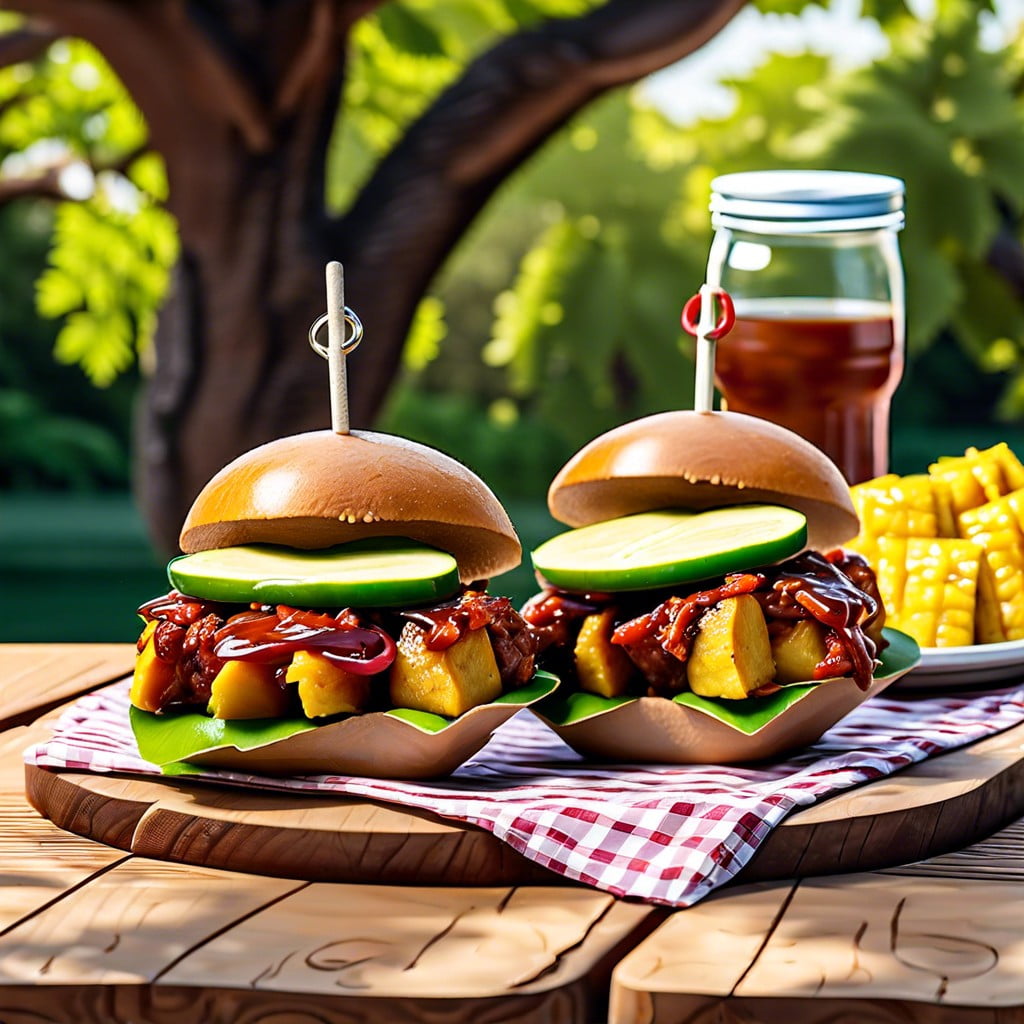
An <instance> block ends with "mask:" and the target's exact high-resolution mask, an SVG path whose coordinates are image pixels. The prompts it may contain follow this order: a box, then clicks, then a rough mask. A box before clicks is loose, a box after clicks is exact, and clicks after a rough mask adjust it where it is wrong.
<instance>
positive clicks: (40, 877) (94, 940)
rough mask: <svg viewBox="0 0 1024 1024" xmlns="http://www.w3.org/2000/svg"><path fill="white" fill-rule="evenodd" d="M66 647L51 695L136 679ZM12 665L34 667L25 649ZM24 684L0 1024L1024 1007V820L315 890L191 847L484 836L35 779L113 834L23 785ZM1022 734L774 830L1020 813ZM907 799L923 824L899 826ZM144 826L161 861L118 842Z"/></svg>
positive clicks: (395, 848)
mask: <svg viewBox="0 0 1024 1024" xmlns="http://www.w3.org/2000/svg"><path fill="white" fill-rule="evenodd" d="M70 646H75V645H69V648H64V649H61V651H60V652H59V653H60V655H61V659H59V664H60V673H59V674H60V675H61V679H60V681H59V684H52V685H51V683H50V682H48V676H47V674H46V673H43V676H41V677H36V679H37V682H38V683H39V685H38V687H37V688H36V690H34V691H33V692H35V693H37V695H38V696H37V698H34V699H35V700H36V704H35V705H34V706H35V708H36V709H37V710H45V709H46V708H48V707H50V706H51V704H52V703H53V701H52V694H54V693H55V692H57V691H59V690H61V688H63V687H70V688H71V689H70V690H69V691H68V692H69V693H71V694H73V693H75V692H79V691H78V689H77V688H78V687H79V686H80V685H81V684H82V681H83V680H84V679H86V678H90V679H93V680H94V681H93V682H88V683H85V684H84V685H85V686H86V687H89V686H94V685H100V684H102V683H103V682H107V681H109V680H110V679H112V678H116V676H117V675H119V674H120V673H121V672H123V668H124V666H123V662H122V663H121V665H120V666H118V665H117V659H116V656H114V657H112V658H111V659H110V660H109V661H106V662H103V661H102V659H100V660H99V661H97V659H96V652H95V651H94V650H92V649H91V648H89V647H88V645H83V646H82V648H81V649H80V650H79V651H78V653H77V654H76V655H72V652H71V651H70ZM115 646H116V645H115ZM52 650H53V649H52V648H49V647H47V648H45V650H44V652H43V653H44V654H45V655H46V656H47V658H49V654H50V652H52ZM129 653H130V648H129ZM114 654H115V655H116V652H114ZM69 656H70V657H69ZM19 659H20V665H21V670H23V671H24V673H25V674H24V675H23V676H22V677H21V678H22V679H29V678H32V675H33V669H32V665H31V664H30V661H31V659H29V661H28V662H26V661H25V659H24V657H23V652H22V651H19V652H18V659H16V660H19ZM48 663H49V664H50V665H51V670H52V667H53V665H54V664H55V663H54V662H52V661H48ZM10 664H11V663H10V662H9V661H8V659H7V658H6V652H5V651H4V650H3V648H0V679H10V678H13V676H12V673H11V672H10ZM100 664H105V665H106V667H105V668H98V667H97V666H98V665H100ZM18 697H19V701H20V703H19V704H18V705H17V706H18V707H19V708H20V709H25V708H28V710H27V711H26V710H19V711H18V712H17V714H16V715H6V717H4V716H5V713H6V709H7V707H8V705H7V704H6V703H5V699H6V698H5V696H4V694H3V693H2V692H0V722H6V723H7V727H6V729H5V730H3V729H2V728H0V880H2V881H3V883H4V884H3V885H2V886H0V1022H2V1024H49V1022H52V1024H129V1022H132V1024H191V1022H196V1024H200V1022H202V1024H257V1022H259V1024H278V1022H280V1024H284V1022H288V1024H306V1022H309V1024H313V1022H317V1024H363V1022H366V1024H370V1022H378V1021H388V1022H391V1021H395V1022H402V1021H409V1022H414V1024H449V1022H451V1024H462V1022H467V1024H468V1022H473V1024H476V1022H479V1024H497V1022H499V1021H500V1022H504V1024H528V1022H529V1024H533V1022H538V1024H544V1022H551V1024H554V1022H559V1024H561V1022H567V1024H571V1022H579V1024H592V1022H593V1024H596V1022H599V1021H602V1020H605V1019H607V1020H609V1021H612V1022H614V1024H666V1022H670V1024H674V1022H679V1024H682V1022H687V1024H761V1022H763V1024H772V1022H776V1021H785V1022H786V1024H854V1022H857V1024H861V1022H863V1024H983V1022H984V1024H1024V914H1022V913H1021V912H1020V907H1021V906H1022V901H1021V897H1020V892H1021V888H1020V884H1019V883H1020V882H1021V881H1022V880H1024V822H1015V823H1013V824H1010V825H1009V826H1007V827H1006V828H1005V829H1004V830H1003V831H1001V832H999V833H997V834H995V835H993V836H992V837H990V838H989V839H986V840H984V841H982V842H979V843H977V844H975V845H973V846H970V847H968V848H967V849H962V850H955V851H952V852H949V853H945V854H943V855H940V856H936V857H934V858H931V859H929V860H925V861H923V862H920V863H910V864H905V865H902V866H898V867H893V868H891V869H889V870H886V871H881V872H878V871H876V872H873V873H855V874H849V875H836V876H833V877H821V878H805V879H803V880H800V881H796V882H793V881H787V882H770V881H766V882H759V883H756V884H748V885H743V886H740V887H735V888H732V889H729V890H725V891H722V892H719V893H717V894H715V895H713V896H712V897H710V898H708V899H707V900H705V901H703V902H702V903H700V904H698V905H697V906H695V907H693V908H691V909H689V910H686V911H680V912H676V913H672V914H668V913H666V912H665V911H662V910H657V909H654V908H651V907H646V906H643V905H640V904H634V903H626V902H622V901H618V900H614V899H612V898H611V897H609V896H607V895H605V894H602V893H598V892H595V891H592V890H589V889H583V888H580V887H553V886H549V885H543V884H537V880H536V879H534V880H533V884H531V885H529V886H525V887H517V886H513V885H473V886H469V885H463V886H451V885H448V886H445V887H438V886H433V885H425V884H422V883H421V884H408V885H403V886H395V885H380V884H378V885H373V884H342V883H331V882H321V881H314V882H309V881H305V880H302V879H288V878H281V877H272V876H268V875H265V874H254V873H252V872H246V871H241V870H234V871H224V870H221V869H219V868H218V867H215V866H211V865H210V864H209V863H202V864H196V865H191V864H186V863H180V862H177V861H178V860H180V859H183V858H179V857H178V856H177V855H178V853H182V852H183V853H184V854H185V855H186V856H191V854H190V853H189V851H192V850H196V849H199V850H204V851H207V852H204V854H203V856H204V857H206V858H207V860H209V859H210V858H211V857H214V856H223V857H224V858H225V859H226V860H228V861H231V862H235V863H236V864H237V862H238V860H239V855H237V854H236V853H235V852H234V851H233V849H232V843H238V844H239V846H240V847H241V846H248V845H251V844H252V843H254V842H259V841H260V838H261V837H265V836H266V831H265V830H267V829H279V828H280V822H281V820H282V816H285V817H288V818H289V819H292V824H293V825H294V829H288V830H286V835H287V836H288V837H290V839H291V840H292V841H293V842H296V843H301V844H303V845H301V846H299V847H298V849H299V851H303V850H307V849H316V847H317V845H318V844H319V845H320V846H321V847H322V852H321V853H318V854H316V856H322V857H324V858H328V857H329V854H330V852H331V843H332V839H331V836H332V830H333V834H334V839H333V843H334V856H337V850H338V844H339V842H340V844H341V845H342V846H345V845H346V844H347V843H348V838H347V835H346V828H349V829H351V830H353V831H354V832H358V831H359V830H361V832H362V834H364V835H368V834H373V835H375V836H378V837H379V840H378V841H379V842H380V843H381V844H382V845H381V846H380V847H379V848H378V850H377V853H376V854H375V855H376V856H379V857H381V858H387V857H389V856H390V857H391V858H392V859H394V860H398V861H400V860H401V857H402V856H403V851H404V850H405V849H406V848H407V844H408V843H409V842H410V841H411V840H410V837H416V836H420V837H426V838H424V840H423V845H424V853H423V857H424V861H423V864H424V865H425V867H424V870H425V871H426V872H428V873H429V872H430V871H440V868H439V867H436V866H435V867H431V866H430V864H431V863H432V861H431V857H432V856H433V857H437V856H438V854H436V853H433V854H431V852H430V850H429V847H430V846H431V845H432V844H439V845H440V846H441V848H442V849H445V844H446V843H459V844H463V845H465V844H467V843H468V842H470V840H467V839H466V838H465V837H466V835H470V834H480V835H484V834H483V833H475V831H474V833H466V832H464V831H463V830H461V829H458V828H456V827H454V826H451V825H448V824H445V823H443V822H439V821H433V820H431V819H429V818H428V817H426V816H422V817H417V816H413V815H409V814H407V813H406V812H403V811H400V810H397V809H395V808H389V807H384V806H380V807H375V806H372V805H368V804H362V803H358V802H351V801H349V802H332V801H327V802H324V801H321V800H318V799H315V798H303V799H301V800H299V801H297V803H296V805H295V806H290V807H288V808H284V807H282V806H280V805H279V804H278V803H277V801H276V799H271V797H272V796H276V795H268V794H259V793H230V792H227V791H224V790H220V789H218V788H216V787H207V786H200V785H194V784H190V783H185V782H174V781H161V782H158V783H153V782H151V781H148V780H135V779H125V778H118V777H114V776H75V775H73V774H72V773H40V774H44V775H47V776H48V778H47V779H46V780H45V782H44V784H46V785H49V784H50V783H52V784H53V787H54V789H53V792H54V793H55V794H61V793H63V795H62V796H59V797H55V798H54V799H60V800H64V801H66V810H65V811H64V812H62V813H64V814H66V816H67V818H68V821H69V823H71V824H74V825H75V827H76V829H79V830H84V831H89V830H92V829H99V830H102V831H103V832H104V834H107V835H109V836H111V837H113V838H119V842H120V843H121V844H122V845H123V846H124V847H125V849H116V848H113V847H112V846H107V845H101V844H98V843H95V842H92V841H90V840H88V839H85V838H79V837H78V836H76V835H73V834H71V833H69V832H67V831H64V830H61V829H58V828H56V827H55V826H54V825H53V824H51V823H50V822H49V821H47V820H45V819H43V818H42V817H40V816H39V815H37V814H36V813H35V812H34V811H32V809H31V808H30V807H29V806H28V804H27V803H26V802H25V800H24V796H23V786H24V774H23V766H22V761H21V755H22V751H23V750H24V749H25V748H26V747H27V746H29V745H30V744H31V743H34V742H38V741H39V740H40V738H42V737H43V736H44V735H45V734H46V732H45V730H46V725H45V723H35V724H32V725H30V726H27V727H26V726H19V725H16V724H12V723H14V722H18V721H25V720H27V719H28V718H30V717H31V716H32V715H33V714H34V711H33V710H32V706H33V698H24V699H22V697H21V694H20V692H19V693H18ZM1022 746H1024V735H1022V734H1021V733H1020V732H1019V731H1014V732H1008V733H1005V734H1003V735H1002V736H1001V737H994V738H993V739H992V740H990V741H985V743H982V744H977V745H975V746H974V747H972V748H968V749H967V750H965V751H962V752H958V753H955V754H951V755H947V756H946V757H945V758H940V759H935V760H933V761H930V762H925V764H924V765H921V766H918V767H917V768H914V769H911V770H909V771H908V772H904V773H902V774H901V775H900V776H897V777H896V778H894V779H889V780H883V782H882V783H881V784H877V783H876V784H874V785H873V786H868V787H863V788H862V789H860V790H857V791H854V792H852V793H848V794H843V795H841V796H840V797H837V798H835V800H833V801H829V802H827V803H826V804H823V805H819V806H818V807H815V808H812V809H811V810H810V811H807V812H803V813H802V814H801V815H799V816H793V817H792V818H791V819H790V820H789V823H787V824H784V825H782V826H780V827H779V828H778V829H776V832H775V834H776V835H788V836H790V837H793V836H798V834H799V832H800V831H801V830H804V831H805V833H806V837H807V838H806V839H805V847H804V848H805V850H806V849H807V846H806V843H807V842H809V841H810V840H811V839H813V840H814V844H815V847H816V846H817V845H819V844H822V843H824V842H825V841H826V840H827V837H828V836H829V835H830V834H834V833H830V832H829V831H828V830H829V829H835V828H841V829H843V830H844V831H843V833H842V834H843V835H844V837H845V838H844V839H843V841H842V842H841V844H840V850H839V856H837V857H836V858H835V859H834V865H835V866H840V867H841V866H844V865H847V864H849V863H851V855H850V854H849V853H848V852H847V853H844V852H843V851H844V849H847V848H849V847H855V846H857V844H859V843H862V840H863V844H862V845H863V848H864V849H868V848H870V846H871V844H872V843H879V842H881V837H883V836H884V837H886V839H885V841H886V842H889V843H893V842H903V843H904V847H903V848H904V849H920V848H921V844H922V843H925V845H927V840H925V839H923V838H922V837H921V836H920V835H918V834H916V830H918V829H920V828H922V827H923V824H922V823H924V822H926V821H929V820H931V827H932V828H933V829H934V831H935V833H936V834H941V833H943V831H944V830H947V822H946V820H945V816H955V815H956V814H957V813H965V814H967V815H968V816H969V817H971V821H970V824H969V827H970V828H972V829H973V828H977V827H978V822H979V821H981V820H982V819H983V818H984V816H985V814H986V813H987V812H986V810H985V808H984V804H985V803H986V801H988V800H992V801H994V802H995V803H996V804H997V805H998V806H999V807H1000V808H1001V809H1000V810H999V813H1000V814H1001V813H1005V812H1007V810H1008V809H1009V808H1010V806H1011V805H1012V803H1013V799H1014V798H1013V796H1012V794H1010V795H1008V794H1007V792H1006V791H1007V790H1008V789H1011V788H1012V785H1019V783H1020V780H1019V777H1018V775H1017V771H1018V765H1019V759H1018V754H1019V753H1020V748H1022ZM61 787H64V789H62V788H61ZM67 787H70V790H68V789H67ZM1022 788H1024V787H1022ZM830 804H831V805H832V806H831V808H830V807H829V805H830ZM935 806H938V807H940V808H941V809H942V810H941V812H940V814H939V815H938V816H937V817H934V816H933V817H932V818H931V819H929V818H928V815H929V814H930V813H931V810H930V809H932V808H934V807H935ZM901 814H902V815H903V818H902V821H903V823H904V825H905V827H907V828H910V829H911V830H912V831H914V834H913V835H912V836H910V837H909V838H904V839H902V840H901V839H900V836H899V829H898V828H897V827H896V826H897V825H898V824H899V816H900V815H901ZM915 815H916V816H918V817H917V818H916V819H915V817H914V816H915ZM921 815H924V817H920V816H921ZM801 819H802V820H801ZM915 821H916V824H911V825H909V826H908V825H907V822H911V823H913V822H915ZM204 828H205V829H206V830H207V832H206V834H205V835H204ZM339 833H340V834H341V839H340V840H339V838H338V835H339ZM872 833H874V835H873V834H872ZM446 836H447V837H448V838H447V839H446V838H445V837H446ZM487 838H490V837H487ZM143 841H144V842H145V843H149V844H152V846H153V848H154V850H155V851H157V852H160V853H161V856H165V855H166V856H168V858H169V859H167V860H155V859H151V858H149V857H147V856H141V855H139V854H138V853H133V852H126V851H130V850H131V849H132V847H133V844H136V843H139V844H141V843H142V842H143ZM786 841H787V842H788V843H791V844H792V843H793V842H795V840H794V839H793V838H789V839H787V840H786ZM282 842H283V840H282ZM218 848H220V850H221V852H220V854H216V855H215V854H213V853H211V852H209V851H216V850H217V849H218ZM388 851H390V852H388ZM449 852H450V851H449ZM812 852H816V849H815V851H812ZM275 856H277V857H280V856H283V854H281V853H280V851H277V852H275ZM454 856H455V855H453V857H454ZM462 856H464V857H467V859H471V858H468V855H467V854H466V853H465V852H463V854H462ZM808 856H809V854H808V853H806V852H805V854H804V860H805V861H806V859H807V857H808ZM858 856H863V854H859V855H858ZM356 859H357V860H358V857H357V858H356ZM856 859H857V857H852V860H854V861H855V860H856ZM453 862H454V861H453ZM438 863H439V862H438ZM386 870H387V869H386V867H385V868H384V872H385V873H386ZM404 870H407V871H408V872H410V874H411V875H412V876H415V874H416V872H417V870H418V868H417V866H416V865H415V863H414V862H410V863H409V864H408V865H407V867H406V868H405V869H404ZM616 965H617V966H616ZM613 968H614V974H612V970H613ZM606 1005H607V1011H606V1009H605V1007H606Z"/></svg>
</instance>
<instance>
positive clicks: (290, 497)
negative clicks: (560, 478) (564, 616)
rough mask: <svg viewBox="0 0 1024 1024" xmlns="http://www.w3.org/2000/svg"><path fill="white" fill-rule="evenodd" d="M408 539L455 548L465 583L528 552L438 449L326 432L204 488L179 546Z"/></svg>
mask: <svg viewBox="0 0 1024 1024" xmlns="http://www.w3.org/2000/svg"><path fill="white" fill-rule="evenodd" d="M362 537H408V538H410V539H412V540H418V541H422V542H423V543H424V544H430V545H432V546H433V547H436V548H440V549H441V550H442V551H448V552H449V553H450V554H452V555H453V556H454V557H455V560H456V561H457V562H458V563H459V576H460V578H461V579H462V581H463V582H464V583H469V582H471V581H473V580H480V579H486V578H488V577H490V576H494V575H497V574H498V573H502V572H505V571H506V570H508V569H513V568H515V567H516V566H517V565H518V564H519V562H520V559H521V558H522V548H521V547H520V544H519V538H518V537H517V536H516V533H515V530H514V529H513V527H512V523H511V522H510V521H509V518H508V515H507V514H506V513H505V510H504V509H503V508H502V506H501V503H500V502H499V501H498V499H497V498H496V497H495V496H494V494H493V493H492V492H491V490H490V489H489V488H488V487H487V485H486V484H485V483H484V482H483V481H482V480H481V479H480V478H479V477H478V476H477V475H476V474H475V473H472V472H471V471H470V470H468V469H467V468H466V467H465V466H463V465H461V464H460V463H458V462H456V461H455V460H454V459H452V458H449V457H448V456H447V455H444V454H442V453H441V452H439V451H437V450H436V449H434V448H428V447H427V446H426V445H422V444H417V443H416V442H415V441H408V440H405V439H404V438H400V437H393V436H391V435H390V434H377V433H371V432H368V431H362V430H354V431H352V433H351V434H335V433H332V432H331V431H329V430H320V431H316V432H313V433H308V434H297V435H295V436H294V437H283V438H281V439H279V440H277V441H271V442H270V443H269V444H265V445H262V446H260V447H259V448H254V449H253V450H252V451H250V452H246V453H245V454H244V455H240V456H239V457H238V458H237V459H235V460H234V462H231V463H229V464H228V465H227V466H225V467H224V468H223V469H222V470H221V471H220V472H219V473H218V474H217V475H216V476H215V477H214V478H213V479H212V480H211V481H210V482H209V483H208V484H207V485H206V486H205V487H204V488H203V489H202V491H201V492H200V493H199V497H197V498H196V500H195V502H194V503H193V505H192V508H191V509H190V510H189V513H188V516H187V517H186V519H185V525H184V526H183V527H182V530H181V537H180V541H179V543H180V544H181V550H182V551H184V552H186V553H188V554H191V553H192V552H194V551H205V550H208V549H209V548H224V547H231V546H233V545H236V544H281V545H284V546H286V547H293V548H327V547H332V546H333V545H335V544H345V543H347V542H348V541H352V540H359V539H360V538H362Z"/></svg>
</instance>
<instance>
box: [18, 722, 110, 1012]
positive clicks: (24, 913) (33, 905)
mask: <svg viewBox="0 0 1024 1024" xmlns="http://www.w3.org/2000/svg"><path fill="white" fill-rule="evenodd" d="M45 734H46V733H45V730H42V729H40V728H39V727H37V726H33V727H31V728H24V727H19V728H16V729H12V730H9V731H8V732H6V733H4V734H2V736H0V931H3V930H4V929H7V928H10V927H12V926H13V925H15V924H17V922H19V921H21V920H23V919H25V918H26V917H29V916H30V915H32V914H33V913H35V912H36V911H37V910H39V909H40V908H41V907H44V906H46V904H48V903H50V902H52V901H53V900H56V899H58V898H59V897H60V896H61V894H62V893H65V892H67V891H68V890H69V889H73V888H74V887H75V886H77V885H80V884H82V883H83V882H85V881H86V880H87V879H89V878H91V877H92V876H94V875H95V874H96V873H97V872H99V871H103V870H105V869H107V868H109V867H110V866H111V865H113V864H115V863H117V862H118V861H120V860H123V859H124V854H123V853H122V852H121V851H119V850H112V849H110V848H109V847H106V846H100V845H99V844H98V843H94V842H91V841H89V840H88V839H81V838H79V837H78V836H73V835H68V834H67V833H66V832H62V831H61V830H60V829H58V828H57V827H56V826H54V825H52V824H51V823H50V822H49V821H46V820H45V819H44V818H41V817H39V815H38V814H36V813H35V811H33V810H32V808H31V807H29V806H28V804H27V803H26V801H25V796H24V794H23V793H22V779H23V775H24V772H23V765H22V759H21V758H22V752H23V751H24V750H25V748H26V747H28V746H29V745H30V744H31V743H33V742H37V741H38V740H39V739H40V738H41V737H42V736H44V735H45ZM2 1019H3V1017H2V1016H0V1020H2Z"/></svg>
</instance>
